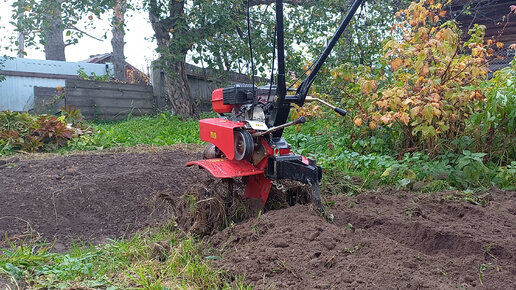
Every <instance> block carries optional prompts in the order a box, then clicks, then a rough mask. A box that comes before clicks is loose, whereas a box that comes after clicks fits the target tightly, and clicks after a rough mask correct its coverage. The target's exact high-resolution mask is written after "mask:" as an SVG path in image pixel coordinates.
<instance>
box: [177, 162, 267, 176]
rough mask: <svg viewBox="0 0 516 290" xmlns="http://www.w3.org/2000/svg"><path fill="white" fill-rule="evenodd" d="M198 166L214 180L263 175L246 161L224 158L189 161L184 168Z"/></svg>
mask: <svg viewBox="0 0 516 290" xmlns="http://www.w3.org/2000/svg"><path fill="white" fill-rule="evenodd" d="M192 165H199V166H201V167H202V168H204V169H206V170H208V172H209V173H211V175H213V176H214V177H216V178H234V177H242V176H251V175H258V174H263V172H264V171H263V170H260V169H258V168H256V167H254V165H252V164H251V163H250V162H249V161H246V160H229V159H226V158H217V159H204V160H198V161H191V162H188V163H186V166H192Z"/></svg>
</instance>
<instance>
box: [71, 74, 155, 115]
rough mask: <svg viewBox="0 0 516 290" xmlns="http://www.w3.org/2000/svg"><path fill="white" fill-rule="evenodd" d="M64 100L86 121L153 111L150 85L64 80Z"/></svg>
mask: <svg viewBox="0 0 516 290" xmlns="http://www.w3.org/2000/svg"><path fill="white" fill-rule="evenodd" d="M65 100H66V104H67V105H70V106H75V107H77V108H79V109H80V110H81V112H82V114H83V115H84V117H85V118H86V119H88V120H92V119H97V120H116V119H123V118H125V117H127V116H128V115H132V116H141V115H148V114H152V113H154V111H155V110H154V96H153V90H152V87H151V86H141V85H131V84H121V83H108V82H96V81H85V80H67V81H66V94H65Z"/></svg>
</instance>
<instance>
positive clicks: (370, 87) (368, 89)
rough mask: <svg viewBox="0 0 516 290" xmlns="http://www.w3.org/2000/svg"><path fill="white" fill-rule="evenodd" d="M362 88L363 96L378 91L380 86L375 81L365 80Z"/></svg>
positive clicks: (361, 84) (361, 85)
mask: <svg viewBox="0 0 516 290" xmlns="http://www.w3.org/2000/svg"><path fill="white" fill-rule="evenodd" d="M360 87H361V90H362V94H364V95H368V94H370V93H372V92H373V91H374V90H376V88H377V87H378V85H377V84H376V81H375V80H363V81H362V82H361V83H360Z"/></svg>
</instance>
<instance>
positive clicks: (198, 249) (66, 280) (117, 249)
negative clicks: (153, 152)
mask: <svg viewBox="0 0 516 290" xmlns="http://www.w3.org/2000/svg"><path fill="white" fill-rule="evenodd" d="M150 232H151V233H148V234H145V235H138V234H137V235H135V236H134V237H133V238H131V239H126V240H125V239H124V240H111V241H110V242H109V243H107V244H105V245H99V246H84V245H82V246H77V245H72V248H71V249H70V250H68V251H66V252H63V253H54V252H51V251H50V250H51V248H50V245H48V244H27V245H19V246H16V245H14V244H13V245H11V249H3V250H1V253H0V273H3V274H5V275H7V276H8V278H11V279H14V281H16V283H18V284H19V285H21V284H23V285H27V287H28V288H31V289H32V288H37V289H39V288H45V289H55V288H102V289H127V288H144V289H177V288H180V289H248V287H247V286H246V285H244V283H243V282H242V281H243V280H242V279H241V278H240V277H231V276H229V275H228V274H227V273H225V272H224V271H221V270H216V269H213V268H211V266H210V264H209V261H208V260H210V259H207V258H204V257H205V256H206V255H205V254H204V253H205V252H206V251H207V250H206V247H207V246H206V245H205V244H204V243H203V242H202V241H198V240H196V239H195V238H193V237H190V236H184V234H182V233H180V232H179V231H176V230H173V231H171V230H170V227H163V228H161V229H159V230H157V231H156V230H151V231H150ZM156 245H160V247H159V253H158V254H159V256H160V258H159V259H157V258H156V256H157V255H158V254H157V252H156V249H157V247H156Z"/></svg>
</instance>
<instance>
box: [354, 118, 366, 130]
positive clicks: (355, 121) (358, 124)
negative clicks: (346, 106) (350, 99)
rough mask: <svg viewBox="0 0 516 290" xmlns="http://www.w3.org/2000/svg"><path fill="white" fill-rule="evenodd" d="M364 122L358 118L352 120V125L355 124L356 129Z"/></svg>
mask: <svg viewBox="0 0 516 290" xmlns="http://www.w3.org/2000/svg"><path fill="white" fill-rule="evenodd" d="M363 122H364V120H362V118H360V117H357V118H355V119H354V120H353V123H354V124H355V126H357V127H358V128H360V126H362V123H363Z"/></svg>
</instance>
